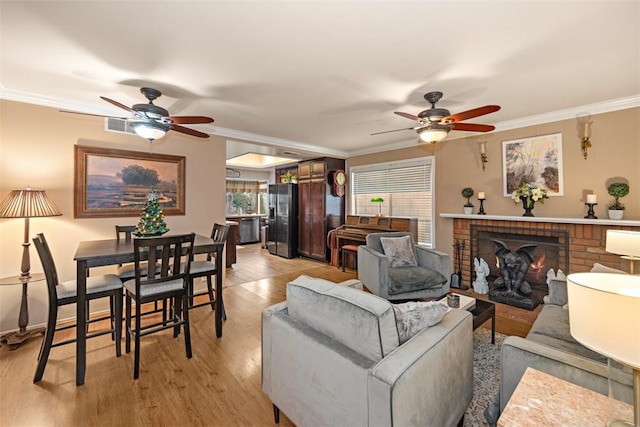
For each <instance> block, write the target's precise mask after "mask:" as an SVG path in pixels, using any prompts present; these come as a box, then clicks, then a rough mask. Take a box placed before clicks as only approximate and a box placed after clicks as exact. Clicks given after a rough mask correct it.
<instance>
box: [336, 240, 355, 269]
mask: <svg viewBox="0 0 640 427" xmlns="http://www.w3.org/2000/svg"><path fill="white" fill-rule="evenodd" d="M340 249H341V250H342V271H344V266H345V265H346V261H347V254H351V257H352V258H353V266H354V268H353V269H354V270H357V269H358V245H344V246H342V247H341V248H340Z"/></svg>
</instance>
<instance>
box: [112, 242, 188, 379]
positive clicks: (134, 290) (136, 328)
mask: <svg viewBox="0 0 640 427" xmlns="http://www.w3.org/2000/svg"><path fill="white" fill-rule="evenodd" d="M194 239H195V234H194V233H191V234H182V235H175V236H167V237H149V238H144V239H134V241H133V248H134V253H133V255H134V262H135V265H136V267H138V268H136V269H135V276H134V278H133V279H131V280H128V281H126V282H125V283H124V288H125V293H126V320H125V324H126V334H125V336H126V340H125V351H126V352H127V353H129V352H130V351H131V335H133V337H134V341H135V349H134V368H133V378H134V379H137V378H138V376H139V374H140V338H141V337H143V336H146V335H149V334H153V333H155V332H160V331H163V330H165V329H170V328H173V329H174V333H173V336H174V338H175V337H176V336H178V333H179V330H180V326H182V325H184V342H185V350H186V353H187V358H188V359H191V355H192V353H191V332H190V329H189V310H188V308H187V307H188V296H187V289H188V276H189V263H188V262H185V261H183V259H186V260H187V261H188V260H190V259H192V257H193V242H194ZM145 261H147V262H148V263H149V265H153V264H155V263H156V262H157V263H158V264H160V272H159V273H155V271H153V270H151V271H150V272H148V274H147V275H146V276H144V275H142V274H141V269H140V268H139V267H140V265H141V264H142V263H143V262H145ZM163 300H169V301H170V302H171V304H172V307H171V309H170V310H169V315H170V318H168V319H163V320H161V321H158V322H149V323H145V325H142V322H141V318H142V313H141V311H142V310H140V307H141V306H142V304H145V303H148V302H154V301H163ZM134 302H135V305H136V312H135V318H134V319H133V324H132V305H133V303H134Z"/></svg>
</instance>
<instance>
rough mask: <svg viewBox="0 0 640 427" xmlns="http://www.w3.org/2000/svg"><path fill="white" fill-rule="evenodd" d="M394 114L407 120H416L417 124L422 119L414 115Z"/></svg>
mask: <svg viewBox="0 0 640 427" xmlns="http://www.w3.org/2000/svg"><path fill="white" fill-rule="evenodd" d="M393 113H394V114H397V115H399V116H401V117H404V118H405V119H409V120H415V121H416V122H417V121H419V120H420V117H418V116H414V115H413V114H409V113H403V112H401V111H394V112H393Z"/></svg>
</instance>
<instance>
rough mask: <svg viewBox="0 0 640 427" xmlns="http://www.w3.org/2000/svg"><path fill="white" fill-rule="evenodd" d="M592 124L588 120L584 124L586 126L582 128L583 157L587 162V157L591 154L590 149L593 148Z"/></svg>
mask: <svg viewBox="0 0 640 427" xmlns="http://www.w3.org/2000/svg"><path fill="white" fill-rule="evenodd" d="M591 123H593V122H592V121H590V120H588V119H587V120H586V121H585V122H584V125H583V127H582V142H581V148H582V155H583V156H584V159H585V160H587V155H588V152H589V148H591V141H590V138H591Z"/></svg>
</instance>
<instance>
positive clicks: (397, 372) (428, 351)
mask: <svg viewBox="0 0 640 427" xmlns="http://www.w3.org/2000/svg"><path fill="white" fill-rule="evenodd" d="M472 329H473V328H472V316H471V314H470V313H469V312H467V311H465V310H451V311H450V312H449V313H447V315H446V316H445V317H444V318H443V320H442V321H441V322H440V323H438V324H437V325H435V326H432V327H430V328H428V329H425V330H423V331H422V332H420V333H418V334H417V335H415V336H414V337H413V338H411V339H410V340H409V341H407V342H406V343H404V344H403V345H401V346H400V347H398V348H397V349H396V350H394V351H393V352H392V353H391V354H389V355H387V356H386V357H385V358H384V359H382V360H381V361H380V362H378V364H377V365H376V366H375V367H374V368H373V369H372V370H371V372H370V374H369V386H368V387H369V425H373V426H377V425H380V426H382V425H386V426H391V425H394V426H398V425H399V426H404V425H421V426H454V425H456V424H457V422H458V421H459V420H458V419H454V418H457V417H458V416H457V415H455V414H462V413H464V411H465V408H466V406H467V404H468V403H469V402H470V401H471V399H472V395H473V337H472V334H473V332H472ZM390 409H391V410H390Z"/></svg>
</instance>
